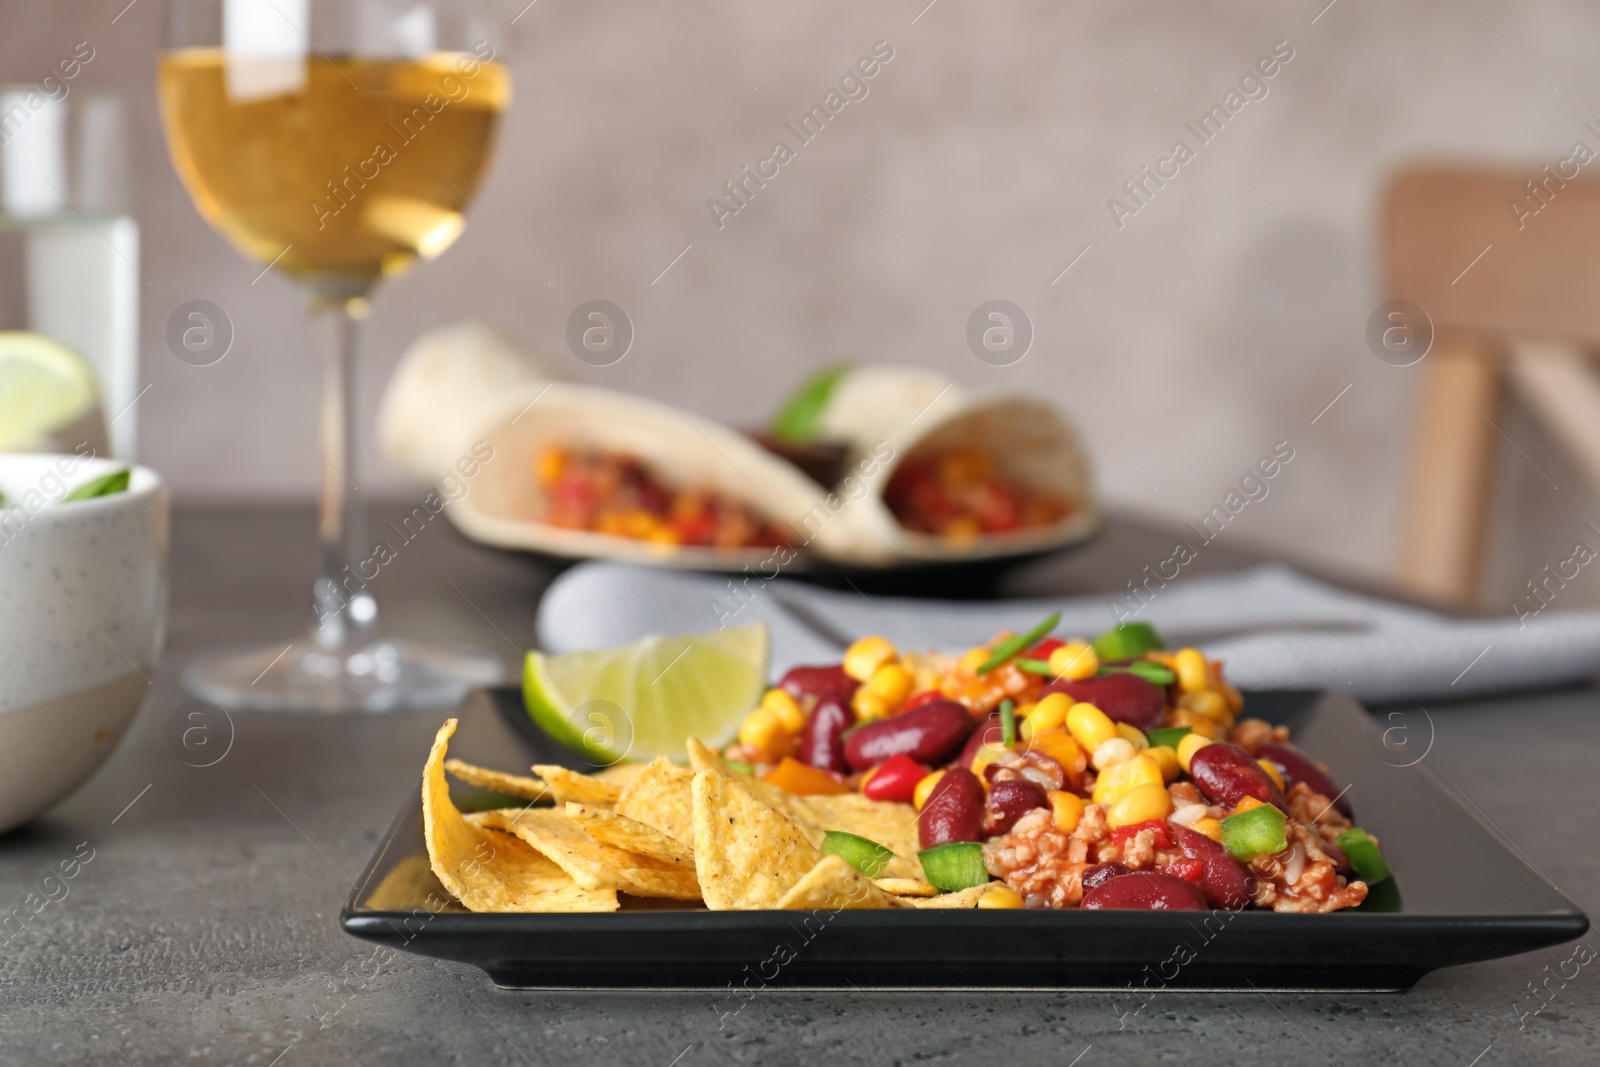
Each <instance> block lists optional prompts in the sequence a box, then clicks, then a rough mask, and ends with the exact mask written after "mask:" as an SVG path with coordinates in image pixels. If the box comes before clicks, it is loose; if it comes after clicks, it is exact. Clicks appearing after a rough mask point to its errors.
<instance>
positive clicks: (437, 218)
mask: <svg viewBox="0 0 1600 1067" xmlns="http://www.w3.org/2000/svg"><path fill="white" fill-rule="evenodd" d="M168 14H169V18H170V25H169V27H168V29H169V40H168V44H169V49H168V51H167V52H166V53H165V54H163V55H162V57H161V61H160V95H161V111H162V116H163V120H164V124H165V127H166V132H167V143H168V147H169V150H170V151H171V154H172V160H173V164H174V166H175V167H176V168H177V171H178V174H179V176H180V177H181V178H182V179H183V184H184V186H185V187H186V188H187V189H188V191H189V196H190V197H191V199H193V201H194V204H195V207H196V208H197V209H199V211H200V213H201V215H203V216H204V217H205V219H206V221H207V222H209V223H210V224H211V225H212V226H213V227H214V228H216V229H217V230H218V231H220V232H221V233H222V234H223V235H224V236H225V237H227V238H228V240H229V241H231V242H232V243H233V244H234V246H235V247H236V248H238V249H239V250H240V251H241V252H243V253H244V254H245V255H246V256H248V257H250V258H251V259H252V260H254V261H256V262H258V263H261V264H263V265H265V266H267V267H270V268H271V269H273V270H276V271H279V272H281V273H283V274H286V275H288V276H289V278H291V279H292V280H293V281H294V282H296V283H297V284H298V285H299V286H300V288H301V289H302V290H303V291H304V292H305V294H306V296H307V297H308V299H309V302H310V305H311V311H312V313H313V315H314V316H315V317H316V318H317V319H319V320H321V323H320V325H321V326H322V329H323V330H324V331H326V333H327V334H328V335H329V336H328V337H327V338H326V339H325V342H326V343H325V344H324V345H323V347H324V349H325V352H324V361H323V381H322V409H321V421H320V441H319V451H320V452H321V454H322V460H323V462H322V490H321V495H320V498H319V511H318V532H319V537H320V540H321V543H322V566H321V574H320V576H319V577H318V578H317V580H316V582H315V584H314V586H313V595H312V602H313V609H312V623H311V630H310V634H309V635H308V636H305V637H301V638H299V639H296V640H294V641H292V642H290V643H288V645H287V647H285V644H284V643H282V642H280V643H278V644H276V645H272V646H269V647H267V648H264V649H260V650H256V651H250V652H244V653H232V654H213V655H211V656H208V657H205V658H203V659H201V660H198V661H196V662H193V663H191V664H190V665H189V666H188V668H187V669H186V670H185V671H184V675H183V681H184V685H185V687H186V688H187V689H188V690H189V691H190V692H191V693H193V694H194V695H196V696H198V697H200V698H202V699H205V700H210V701H213V702H215V703H218V704H222V705H225V706H232V707H254V708H263V709H288V710H303V711H321V712H334V713H336V712H355V711H386V710H391V709H397V708H406V707H423V706H431V705H439V704H447V703H451V702H454V701H456V700H459V699H460V697H461V696H462V695H463V693H464V692H465V689H466V687H467V686H469V685H483V684H493V683H494V682H497V681H499V680H500V677H501V674H502V670H501V663H500V661H499V660H498V658H496V657H494V656H491V655H489V654H487V653H485V652H482V651H480V650H476V649H470V648H464V647H462V648H457V647H448V648H439V647H429V646H422V645H419V644H417V643H415V642H410V641H403V640H397V639H392V638H382V637H379V636H377V635H376V634H375V633H374V631H373V623H374V621H375V619H376V618H377V605H376V603H375V601H374V600H373V597H372V594H371V591H370V588H369V584H370V579H371V578H373V577H375V576H376V572H377V570H378V568H380V567H381V566H382V564H383V562H386V561H384V560H382V558H381V555H382V552H381V549H378V550H375V549H374V547H373V546H370V545H366V544H364V543H363V541H362V536H361V529H360V522H359V520H360V511H359V508H358V505H357V499H356V496H355V494H354V492H353V490H354V488H355V486H354V483H353V482H352V481H351V478H352V477H353V476H354V474H355V470H354V466H355V440H354V433H353V428H352V427H353V419H352V418H351V400H352V386H353V380H354V375H353V362H354V355H355V351H356V347H357V340H358V332H359V326H360V324H361V320H362V319H363V318H365V316H366V314H367V310H368V303H367V301H368V297H369V294H370V293H371V292H372V289H373V287H374V286H375V285H376V284H377V282H378V280H379V279H380V278H382V277H384V276H386V275H392V274H398V273H400V272H401V271H404V270H406V269H407V268H408V267H409V266H410V265H411V264H412V263H413V262H415V261H416V260H417V259H418V258H419V257H420V258H422V259H432V258H434V257H435V256H438V255H439V254H440V253H442V252H443V251H444V250H445V249H446V248H448V247H449V246H450V245H451V243H453V242H454V241H455V239H456V237H458V236H459V235H460V233H461V230H462V228H463V227H464V226H465V218H464V216H463V211H464V210H465V208H466V207H467V205H468V203H469V198H470V197H471V196H472V193H473V191H474V190H475V189H476V188H477V185H478V182H479V180H480V179H481V178H482V177H483V173H484V170H485V168H486V167H487V166H488V161H489V155H490V149H491V147H492V145H493V143H494V138H495V131H496V127H497V126H498V124H499V117H500V112H501V111H502V110H503V109H504V108H505V106H506V104H507V102H508V101H509V99H510V95H511V79H510V73H509V71H507V69H506V68H505V66H504V65H503V64H502V63H500V62H499V61H498V60H497V59H496V58H495V57H496V48H497V44H498V40H497V31H498V20H497V18H496V17H495V10H494V7H493V4H492V0H483V2H474V0H170V2H169V11H168ZM441 473H443V472H441ZM375 552H376V553H377V558H375Z"/></svg>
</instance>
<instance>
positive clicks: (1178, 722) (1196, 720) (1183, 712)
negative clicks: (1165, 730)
mask: <svg viewBox="0 0 1600 1067" xmlns="http://www.w3.org/2000/svg"><path fill="white" fill-rule="evenodd" d="M1167 725H1168V726H1187V727H1188V728H1189V729H1191V730H1193V731H1194V732H1195V733H1197V734H1199V735H1200V736H1201V737H1209V738H1210V739H1211V740H1213V741H1215V740H1217V737H1218V735H1219V734H1220V733H1221V732H1222V731H1221V730H1219V729H1218V728H1217V724H1216V723H1214V722H1212V721H1211V720H1210V719H1208V718H1206V717H1205V716H1204V715H1202V714H1200V713H1199V712H1198V711H1190V710H1189V709H1188V708H1179V709H1178V710H1177V711H1174V712H1173V713H1172V714H1171V715H1170V716H1169V717H1168V720H1167Z"/></svg>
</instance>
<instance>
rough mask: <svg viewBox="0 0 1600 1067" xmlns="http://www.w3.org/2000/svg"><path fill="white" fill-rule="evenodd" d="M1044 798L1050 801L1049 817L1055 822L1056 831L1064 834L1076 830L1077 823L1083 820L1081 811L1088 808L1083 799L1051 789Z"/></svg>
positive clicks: (1063, 791)
mask: <svg viewBox="0 0 1600 1067" xmlns="http://www.w3.org/2000/svg"><path fill="white" fill-rule="evenodd" d="M1045 796H1046V797H1048V798H1049V799H1050V815H1051V818H1053V819H1054V820H1055V824H1056V829H1057V830H1060V831H1061V832H1062V833H1064V834H1070V833H1072V831H1074V830H1076V829H1077V828H1078V821H1079V820H1080V819H1082V818H1083V809H1084V808H1086V807H1088V805H1087V804H1086V803H1084V800H1083V798H1082V797H1080V796H1078V795H1077V794H1076V793H1068V792H1066V791H1065V790H1061V789H1051V790H1049V791H1047V792H1046V793H1045Z"/></svg>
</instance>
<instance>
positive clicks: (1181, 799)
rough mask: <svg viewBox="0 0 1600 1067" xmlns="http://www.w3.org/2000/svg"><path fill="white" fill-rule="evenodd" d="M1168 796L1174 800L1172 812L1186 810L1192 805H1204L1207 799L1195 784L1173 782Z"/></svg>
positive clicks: (1168, 788) (1169, 787)
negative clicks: (1180, 809)
mask: <svg viewBox="0 0 1600 1067" xmlns="http://www.w3.org/2000/svg"><path fill="white" fill-rule="evenodd" d="M1167 795H1168V796H1170V797H1171V798H1172V810H1173V811H1177V810H1178V809H1179V808H1186V807H1188V806H1189V805H1190V804H1204V803H1205V802H1206V798H1205V797H1203V796H1201V795H1200V790H1198V789H1196V788H1195V784H1194V783H1193V782H1173V783H1172V784H1171V785H1169V786H1167Z"/></svg>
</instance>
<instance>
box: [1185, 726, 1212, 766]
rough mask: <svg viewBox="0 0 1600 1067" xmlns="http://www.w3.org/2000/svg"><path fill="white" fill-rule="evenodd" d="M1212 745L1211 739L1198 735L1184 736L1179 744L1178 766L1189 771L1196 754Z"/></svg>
mask: <svg viewBox="0 0 1600 1067" xmlns="http://www.w3.org/2000/svg"><path fill="white" fill-rule="evenodd" d="M1209 744H1211V738H1209V737H1203V736H1201V735H1200V734H1198V733H1192V734H1184V735H1183V738H1182V740H1180V741H1179V742H1178V764H1179V766H1181V767H1182V768H1183V769H1184V770H1185V771H1187V770H1188V769H1189V761H1190V760H1192V759H1194V754H1195V753H1196V752H1199V751H1200V750H1201V749H1202V748H1205V747H1206V746H1207V745H1209Z"/></svg>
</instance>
